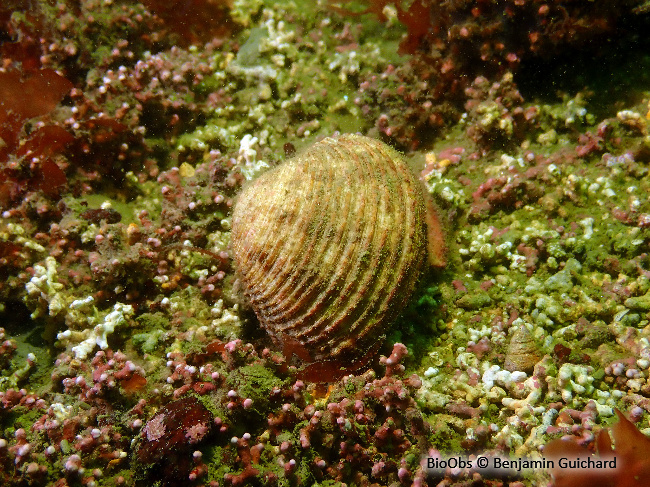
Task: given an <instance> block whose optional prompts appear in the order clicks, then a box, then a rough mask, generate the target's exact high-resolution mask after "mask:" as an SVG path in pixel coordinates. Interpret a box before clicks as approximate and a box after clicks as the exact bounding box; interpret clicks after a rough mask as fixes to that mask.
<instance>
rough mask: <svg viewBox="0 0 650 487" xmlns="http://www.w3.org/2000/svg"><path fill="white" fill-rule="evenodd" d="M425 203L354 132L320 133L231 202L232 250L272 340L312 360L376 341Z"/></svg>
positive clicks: (406, 281)
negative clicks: (318, 138) (318, 139)
mask: <svg viewBox="0 0 650 487" xmlns="http://www.w3.org/2000/svg"><path fill="white" fill-rule="evenodd" d="M426 211H427V208H426V202H425V199H424V194H423V190H422V188H421V185H420V183H419V181H417V179H416V178H415V176H414V175H413V174H412V173H411V171H410V170H409V168H408V167H407V165H406V163H405V162H404V160H403V158H402V157H401V156H400V154H398V153H397V152H396V151H395V150H393V149H391V148H390V147H388V146H387V145H386V144H383V143H382V142H379V141H376V140H374V139H370V138H368V137H363V136H358V135H343V136H340V137H337V138H326V139H324V140H323V141H321V142H318V143H317V144H315V145H313V146H312V147H310V148H308V149H307V150H306V151H304V152H302V153H300V154H298V155H296V156H295V157H293V158H291V159H289V160H287V161H286V162H285V163H284V164H282V165H280V166H278V167H276V168H275V169H273V170H271V171H268V172H266V173H265V174H263V175H262V176H261V177H259V178H258V179H257V180H255V181H254V182H253V183H252V184H250V185H249V186H248V187H247V188H245V189H244V191H243V192H242V193H241V195H240V196H239V198H238V201H237V204H236V207H235V209H234V213H233V218H232V249H233V255H234V259H235V262H236V264H237V267H238V271H239V273H240V275H241V280H242V284H243V287H244V292H245V294H246V295H247V297H248V298H249V300H250V303H251V305H252V307H253V309H254V311H255V313H256V314H257V317H258V318H259V321H260V323H261V324H262V326H263V327H264V328H266V330H267V331H268V332H269V333H270V334H271V336H273V337H275V338H276V339H278V340H279V341H280V342H281V343H287V342H292V343H295V342H296V341H297V342H298V343H299V344H301V345H302V346H303V347H304V348H305V349H306V350H307V351H308V352H309V354H310V356H311V359H312V360H323V359H330V358H335V359H337V360H339V359H345V360H354V359H358V358H359V357H360V356H362V355H364V353H366V352H367V351H368V350H369V349H370V348H371V347H372V346H373V345H376V344H378V342H379V341H380V340H383V338H384V335H385V333H386V331H387V329H388V327H389V325H390V324H391V322H392V320H393V319H394V318H395V317H396V315H397V314H398V313H399V312H400V311H401V310H402V309H403V306H404V304H405V303H406V302H407V300H408V299H409V298H410V296H411V294H412V292H413V289H414V287H415V284H416V281H417V279H418V277H419V275H420V272H421V270H422V267H423V265H424V262H425V260H426V258H427V250H428V249H427V229H426V220H427V218H426Z"/></svg>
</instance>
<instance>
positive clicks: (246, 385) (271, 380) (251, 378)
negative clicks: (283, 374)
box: [227, 365, 284, 418]
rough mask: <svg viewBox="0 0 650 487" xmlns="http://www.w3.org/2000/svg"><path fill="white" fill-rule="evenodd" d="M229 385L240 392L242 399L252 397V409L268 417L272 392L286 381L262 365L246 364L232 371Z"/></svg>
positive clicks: (261, 415) (262, 416)
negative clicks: (267, 412)
mask: <svg viewBox="0 0 650 487" xmlns="http://www.w3.org/2000/svg"><path fill="white" fill-rule="evenodd" d="M227 382H228V386H229V387H231V388H232V389H235V390H237V391H238V392H239V395H240V397H241V399H242V400H243V399H252V400H253V406H252V408H251V411H253V412H256V413H257V415H259V416H260V417H261V418H264V417H266V411H267V410H268V408H269V402H270V397H271V393H272V391H273V389H274V388H280V387H282V385H283V384H284V381H283V380H282V379H280V378H279V377H277V376H275V375H274V374H273V372H271V371H270V370H269V369H268V368H265V367H264V366H262V365H246V366H244V367H240V368H239V369H237V370H235V371H234V372H232V373H231V374H230V375H229V376H228V379H227Z"/></svg>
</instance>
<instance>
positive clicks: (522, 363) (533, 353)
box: [503, 325, 542, 374]
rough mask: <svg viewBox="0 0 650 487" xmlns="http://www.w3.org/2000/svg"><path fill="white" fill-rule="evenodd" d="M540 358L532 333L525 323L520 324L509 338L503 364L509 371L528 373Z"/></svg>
mask: <svg viewBox="0 0 650 487" xmlns="http://www.w3.org/2000/svg"><path fill="white" fill-rule="evenodd" d="M541 358H542V355H541V353H540V350H539V346H538V345H537V342H536V341H535V338H534V337H533V335H532V333H531V332H530V331H529V330H528V328H527V327H526V325H521V326H520V327H518V328H517V329H516V330H515V331H514V332H513V334H512V338H510V343H509V344H508V350H507V351H506V358H505V363H504V365H503V366H504V368H505V369H506V370H508V371H509V372H515V371H520V372H526V373H527V374H528V373H531V372H532V371H533V369H534V368H535V364H536V363H537V362H539V361H540V359H541Z"/></svg>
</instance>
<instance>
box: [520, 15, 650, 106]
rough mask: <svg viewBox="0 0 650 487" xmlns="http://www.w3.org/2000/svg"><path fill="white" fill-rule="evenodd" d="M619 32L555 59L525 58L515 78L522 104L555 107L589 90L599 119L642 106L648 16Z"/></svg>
mask: <svg viewBox="0 0 650 487" xmlns="http://www.w3.org/2000/svg"><path fill="white" fill-rule="evenodd" d="M618 32H619V33H618V34H615V35H612V36H610V37H608V38H606V39H603V40H601V41H599V42H595V41H593V42H591V43H589V44H586V45H584V46H582V48H580V49H570V50H566V52H563V53H562V54H561V55H558V56H556V57H553V58H547V59H542V58H539V57H536V58H528V59H526V60H525V61H524V62H523V63H522V65H521V66H520V68H519V69H518V70H517V72H516V74H515V81H516V83H517V86H518V88H519V90H520V92H521V94H522V95H523V96H524V99H526V100H527V101H535V100H537V101H538V102H540V103H545V102H548V103H551V102H557V100H558V98H560V97H561V96H562V94H565V93H566V94H568V95H569V96H574V95H575V93H577V92H578V91H581V90H587V91H589V92H592V93H593V94H592V96H590V98H589V110H590V112H592V113H594V115H596V118H604V117H609V116H613V115H615V114H616V112H617V111H618V110H620V109H621V108H623V107H625V106H630V105H634V104H636V103H638V102H639V101H640V99H641V98H642V97H643V91H644V90H648V88H649V87H650V36H648V35H647V32H650V16H648V15H638V16H633V17H628V18H626V19H624V20H623V21H622V22H621V25H620V26H619V29H618ZM613 102H614V104H613Z"/></svg>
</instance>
